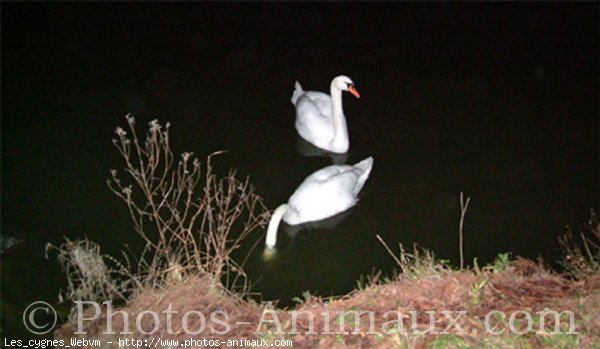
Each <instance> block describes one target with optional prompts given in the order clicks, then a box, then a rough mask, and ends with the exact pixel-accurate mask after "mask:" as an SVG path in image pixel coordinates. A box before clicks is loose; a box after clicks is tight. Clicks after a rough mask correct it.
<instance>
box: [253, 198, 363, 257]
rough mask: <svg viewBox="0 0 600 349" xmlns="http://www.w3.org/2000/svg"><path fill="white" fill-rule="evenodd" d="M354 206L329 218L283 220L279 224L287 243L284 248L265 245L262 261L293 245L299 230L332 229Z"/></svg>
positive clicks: (346, 216) (348, 214)
mask: <svg viewBox="0 0 600 349" xmlns="http://www.w3.org/2000/svg"><path fill="white" fill-rule="evenodd" d="M354 207H355V206H352V207H350V208H349V209H347V210H345V211H343V212H340V213H338V214H336V215H334V216H331V217H329V218H325V219H321V220H318V221H313V222H307V223H303V224H297V225H290V224H287V223H285V222H283V223H282V224H281V226H280V227H281V230H282V231H283V232H285V234H286V235H287V236H288V237H289V243H287V244H286V247H285V248H284V249H278V248H275V247H272V248H271V247H266V248H265V249H264V250H263V261H265V262H269V261H271V260H273V258H275V256H276V255H277V252H278V251H282V250H287V249H289V248H290V247H292V246H293V245H294V241H295V240H296V235H298V233H299V232H301V231H311V230H333V229H335V228H336V227H337V226H338V225H339V224H340V223H342V222H343V221H344V220H345V219H346V218H348V216H350V213H352V211H353V210H354Z"/></svg>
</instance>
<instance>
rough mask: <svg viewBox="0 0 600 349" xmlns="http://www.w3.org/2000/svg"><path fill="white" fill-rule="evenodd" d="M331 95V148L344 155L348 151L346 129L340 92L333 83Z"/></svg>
mask: <svg viewBox="0 0 600 349" xmlns="http://www.w3.org/2000/svg"><path fill="white" fill-rule="evenodd" d="M330 93H331V115H332V116H333V127H334V129H333V140H332V142H331V143H332V148H333V149H334V150H337V151H339V152H342V153H345V152H346V151H347V150H348V129H347V126H346V118H345V117H344V109H343V108H342V90H340V89H339V88H337V87H335V86H334V85H333V82H332V83H331V88H330Z"/></svg>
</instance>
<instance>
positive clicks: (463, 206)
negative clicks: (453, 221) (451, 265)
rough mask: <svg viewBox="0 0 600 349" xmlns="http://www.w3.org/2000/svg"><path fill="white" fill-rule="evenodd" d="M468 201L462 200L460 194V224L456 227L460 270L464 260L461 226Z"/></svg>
mask: <svg viewBox="0 0 600 349" xmlns="http://www.w3.org/2000/svg"><path fill="white" fill-rule="evenodd" d="M469 201H471V198H467V201H465V200H464V195H463V192H462V191H461V192H460V223H459V225H458V248H459V251H460V269H462V268H463V267H464V263H465V259H464V254H463V225H464V223H465V213H467V208H468V207H469Z"/></svg>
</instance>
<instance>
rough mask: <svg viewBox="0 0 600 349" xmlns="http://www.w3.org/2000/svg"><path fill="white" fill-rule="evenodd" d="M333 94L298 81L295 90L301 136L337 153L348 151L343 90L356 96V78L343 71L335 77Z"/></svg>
mask: <svg viewBox="0 0 600 349" xmlns="http://www.w3.org/2000/svg"><path fill="white" fill-rule="evenodd" d="M330 90H331V91H330V93H331V96H329V95H327V94H325V93H323V92H317V91H304V90H303V89H302V86H301V85H300V83H299V82H298V81H296V85H295V90H294V93H293V94H292V99H291V101H292V104H293V105H294V106H296V130H298V133H299V134H300V136H301V137H302V138H304V139H306V140H307V141H309V142H310V143H312V144H314V145H315V146H317V147H319V148H322V149H325V150H328V151H330V152H333V153H345V152H347V151H348V147H349V146H350V142H349V140H348V129H347V126H346V117H345V116H344V110H343V109H342V91H348V92H350V93H352V95H354V97H356V98H360V94H359V93H358V91H357V90H356V87H354V82H352V79H350V78H349V77H347V76H345V75H340V76H338V77H336V78H334V79H333V80H332V81H331V87H330Z"/></svg>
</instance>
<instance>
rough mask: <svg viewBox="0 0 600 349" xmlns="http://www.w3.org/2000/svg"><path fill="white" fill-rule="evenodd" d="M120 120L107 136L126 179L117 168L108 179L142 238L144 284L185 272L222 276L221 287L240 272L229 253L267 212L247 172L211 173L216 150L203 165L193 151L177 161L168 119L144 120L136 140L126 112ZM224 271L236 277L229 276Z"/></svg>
mask: <svg viewBox="0 0 600 349" xmlns="http://www.w3.org/2000/svg"><path fill="white" fill-rule="evenodd" d="M126 120H127V124H128V127H129V130H128V131H125V130H124V129H122V128H120V127H119V128H117V129H116V131H115V133H116V135H117V139H114V140H113V143H114V145H115V147H116V148H117V150H118V151H119V153H120V154H121V157H122V158H123V160H124V162H125V167H124V170H125V173H126V174H127V175H128V178H129V180H130V184H124V183H123V181H122V179H121V178H120V175H119V173H118V172H117V171H116V170H111V171H110V173H111V177H110V178H109V179H108V180H107V184H108V187H109V188H110V190H112V192H113V193H115V194H116V195H117V196H118V197H120V198H121V199H122V200H123V201H124V202H125V203H126V205H127V208H128V210H129V213H130V216H131V220H132V221H133V224H134V228H135V231H136V233H137V234H138V235H139V236H140V237H142V238H143V239H144V241H145V243H146V249H145V256H146V257H148V258H141V259H140V262H139V265H138V270H139V271H140V272H143V273H144V274H145V277H144V278H143V280H144V283H145V284H147V285H149V286H152V287H157V286H161V285H163V284H164V282H168V281H170V280H179V279H181V278H182V277H184V276H185V274H186V273H190V272H194V273H200V274H207V275H210V276H212V277H213V280H214V281H215V283H216V284H220V282H221V280H222V276H224V275H226V276H228V278H227V281H226V286H231V285H227V283H229V282H230V280H233V282H234V283H235V280H237V278H238V277H240V276H241V277H243V278H244V279H245V274H244V272H243V270H242V268H241V266H240V265H238V263H236V262H235V261H234V260H233V259H232V258H231V253H232V252H233V251H234V250H235V249H237V248H238V247H239V246H240V242H241V241H242V240H243V239H244V238H245V237H246V236H248V234H250V233H251V232H252V231H253V230H254V229H256V228H258V227H264V226H265V225H266V224H267V222H268V218H269V214H268V210H267V209H266V207H265V206H264V204H263V201H262V198H261V197H260V196H259V195H258V194H256V193H255V190H254V188H253V186H252V185H251V184H250V183H249V180H248V178H246V179H245V180H243V181H240V180H238V179H237V178H236V174H235V171H233V170H231V171H229V173H228V174H227V176H225V177H219V176H217V175H216V174H215V173H214V172H213V169H212V166H211V160H212V158H213V157H214V156H216V155H219V154H221V153H223V152H215V153H212V154H210V155H209V156H208V158H207V161H206V166H205V168H203V167H202V165H201V163H200V161H199V160H198V159H196V158H193V157H192V156H193V153H183V154H181V158H180V159H179V160H176V159H175V157H174V155H173V151H172V150H171V148H170V143H169V127H170V124H169V123H166V125H165V126H164V127H163V126H162V125H161V124H160V123H159V122H158V121H156V120H154V121H152V122H150V123H149V131H148V133H147V134H146V137H145V139H143V140H141V139H140V138H139V137H138V135H137V133H136V129H135V119H134V118H133V116H131V115H127V116H126ZM128 132H130V135H129V134H128ZM230 273H233V274H234V275H235V276H234V277H233V278H229V276H230V275H229V274H230Z"/></svg>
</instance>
